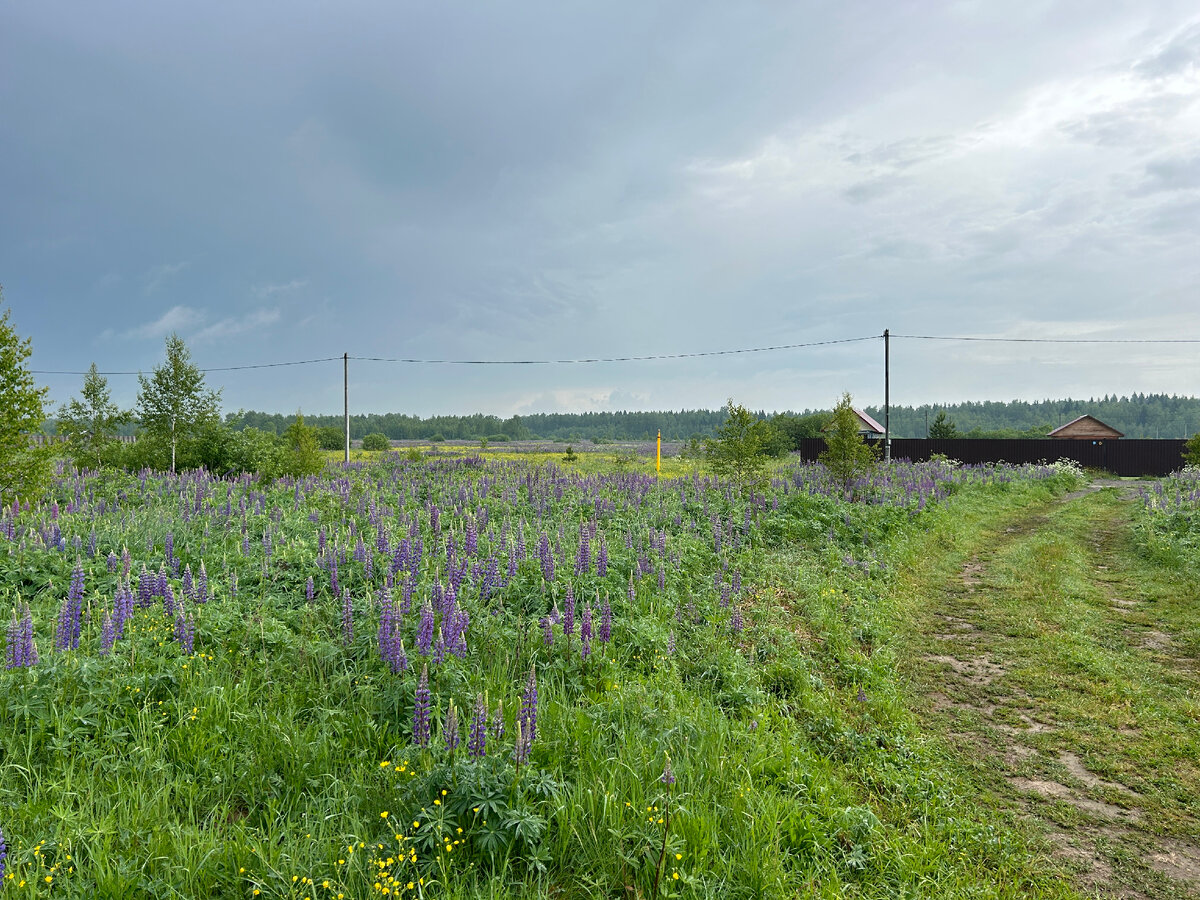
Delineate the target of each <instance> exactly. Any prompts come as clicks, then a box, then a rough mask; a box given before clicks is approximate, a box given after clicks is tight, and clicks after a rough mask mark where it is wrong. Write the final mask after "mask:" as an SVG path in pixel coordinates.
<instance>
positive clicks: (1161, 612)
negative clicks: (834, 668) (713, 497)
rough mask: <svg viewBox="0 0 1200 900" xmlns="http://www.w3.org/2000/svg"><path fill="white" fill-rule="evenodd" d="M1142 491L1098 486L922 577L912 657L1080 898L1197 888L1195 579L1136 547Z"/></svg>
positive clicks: (921, 694)
mask: <svg viewBox="0 0 1200 900" xmlns="http://www.w3.org/2000/svg"><path fill="white" fill-rule="evenodd" d="M1135 491H1136V487H1135V486H1131V485H1129V484H1128V483H1122V482H1115V483H1114V482H1099V483H1093V484H1092V485H1090V486H1089V488H1088V489H1086V490H1083V491H1079V492H1076V493H1075V494H1072V495H1069V496H1068V497H1065V498H1061V499H1060V500H1058V501H1056V502H1054V503H1051V504H1047V505H1045V506H1043V507H1041V508H1038V509H1033V510H1027V511H1025V512H1023V513H1022V514H1020V515H1019V516H1016V517H1014V518H1012V519H1010V520H1009V521H1006V522H1004V523H1002V524H1001V525H999V526H998V527H996V528H995V529H994V530H993V531H991V532H989V533H987V534H986V535H985V536H984V538H983V539H982V540H981V541H979V542H977V543H976V544H975V545H974V546H970V547H968V548H966V552H965V557H964V556H961V555H960V556H959V557H957V558H956V559H955V568H954V571H950V569H949V567H948V566H946V565H943V566H942V570H941V571H940V572H928V573H926V577H925V578H924V579H923V580H922V581H920V582H919V583H920V584H923V585H924V586H923V587H921V588H919V591H920V593H921V594H922V596H919V597H918V598H917V599H916V600H915V601H913V602H914V612H913V621H912V623H911V631H910V633H909V634H908V635H907V636H906V637H905V640H904V642H903V644H904V658H905V662H904V668H905V674H906V676H907V677H908V678H909V679H910V682H911V684H912V686H913V690H914V693H915V695H916V696H917V697H918V698H921V699H920V701H919V704H920V706H921V709H920V713H919V714H920V716H921V718H922V721H923V724H924V725H925V727H926V728H927V729H928V730H929V732H930V733H932V734H934V735H936V736H937V739H940V740H943V741H944V742H945V744H946V746H947V752H949V753H951V754H953V755H954V756H955V757H956V758H958V759H959V760H960V761H961V763H962V765H963V767H964V768H965V769H966V770H967V772H968V776H967V777H968V778H969V779H970V780H971V782H972V783H973V784H974V785H975V786H976V787H977V788H978V790H980V791H981V792H982V793H983V794H984V795H985V799H986V800H987V802H989V803H992V804H994V805H995V806H997V807H998V808H1000V809H1001V810H1003V811H1005V812H1007V813H1009V814H1011V815H1015V816H1016V817H1017V818H1018V819H1019V820H1021V821H1022V822H1023V824H1024V825H1026V826H1028V829H1029V830H1030V831H1031V833H1033V834H1034V835H1037V836H1039V842H1040V843H1041V846H1042V849H1043V851H1044V852H1045V853H1046V854H1047V858H1048V861H1049V864H1058V865H1060V866H1062V867H1063V869H1064V871H1065V872H1066V873H1067V877H1070V878H1072V879H1073V880H1074V882H1075V884H1076V886H1077V887H1078V888H1079V889H1080V891H1081V892H1082V893H1083V894H1085V895H1094V896H1103V897H1130V898H1142V897H1146V898H1167V897H1170V898H1173V900H1177V898H1180V897H1200V652H1198V651H1200V648H1198V647H1197V640H1198V637H1197V636H1198V634H1200V630H1198V628H1197V621H1198V620H1200V588H1198V586H1197V585H1195V584H1192V583H1186V582H1185V581H1183V580H1182V579H1181V578H1180V577H1179V576H1178V574H1177V573H1175V572H1173V571H1171V570H1169V569H1168V568H1166V567H1164V566H1161V565H1156V564H1155V563H1154V562H1152V561H1151V560H1149V559H1147V558H1146V557H1145V556H1144V555H1143V554H1141V553H1139V550H1138V545H1137V541H1136V535H1135V532H1134V528H1135V524H1134V523H1135V521H1136V512H1137V503H1138V501H1137V500H1136V498H1135V497H1134V496H1133V493H1134V492H1135ZM931 576H932V577H931ZM931 584H932V585H934V587H930V585H931Z"/></svg>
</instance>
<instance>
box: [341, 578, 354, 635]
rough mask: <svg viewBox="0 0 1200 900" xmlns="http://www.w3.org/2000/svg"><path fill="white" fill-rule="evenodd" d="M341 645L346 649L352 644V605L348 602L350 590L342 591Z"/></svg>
mask: <svg viewBox="0 0 1200 900" xmlns="http://www.w3.org/2000/svg"><path fill="white" fill-rule="evenodd" d="M342 643H344V644H345V645H346V646H347V647H349V646H350V645H351V644H353V643H354V603H353V602H352V601H351V600H350V588H346V589H345V590H343V591H342Z"/></svg>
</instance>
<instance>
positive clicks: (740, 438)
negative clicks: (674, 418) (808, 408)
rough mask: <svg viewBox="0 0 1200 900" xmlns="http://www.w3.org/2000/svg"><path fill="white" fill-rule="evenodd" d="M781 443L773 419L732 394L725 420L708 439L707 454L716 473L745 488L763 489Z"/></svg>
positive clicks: (749, 489)
mask: <svg viewBox="0 0 1200 900" xmlns="http://www.w3.org/2000/svg"><path fill="white" fill-rule="evenodd" d="M777 446H778V443H777V441H776V432H775V429H774V428H772V427H771V423H770V422H767V421H764V420H763V419H760V418H758V417H757V416H755V415H754V414H753V413H751V412H750V411H749V410H748V409H746V407H744V406H739V405H738V404H736V403H734V402H733V398H732V397H731V398H730V399H729V402H728V403H726V405H725V423H724V424H723V425H721V426H720V427H719V428H718V429H717V436H716V437H715V438H709V439H708V440H706V441H705V442H704V455H705V458H706V459H707V460H708V465H709V467H710V468H711V469H712V470H713V472H715V473H716V474H718V475H722V476H725V477H727V478H730V479H732V480H733V482H734V483H735V484H737V485H738V487H739V488H741V489H742V490H747V491H759V490H762V489H763V488H764V487H765V486H766V483H767V461H768V458H769V457H770V455H771V454H772V453H773V452H774V449H775V448H776V447H777Z"/></svg>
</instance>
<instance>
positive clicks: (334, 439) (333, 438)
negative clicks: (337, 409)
mask: <svg viewBox="0 0 1200 900" xmlns="http://www.w3.org/2000/svg"><path fill="white" fill-rule="evenodd" d="M317 445H318V446H319V447H320V448H321V449H322V450H344V449H345V447H346V432H345V431H344V430H342V429H341V428H338V427H337V426H336V425H325V426H323V427H321V428H318V429H317Z"/></svg>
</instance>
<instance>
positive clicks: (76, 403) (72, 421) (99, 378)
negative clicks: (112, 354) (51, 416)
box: [56, 363, 133, 468]
mask: <svg viewBox="0 0 1200 900" xmlns="http://www.w3.org/2000/svg"><path fill="white" fill-rule="evenodd" d="M132 419H133V413H132V412H130V411H127V410H122V409H120V408H119V407H118V406H117V405H116V404H115V403H113V402H112V396H111V393H110V391H109V389H108V379H107V378H105V377H104V376H103V375H101V374H100V373H99V372H98V371H97V370H96V364H95V363H92V364H91V366H90V367H89V368H88V372H87V375H85V376H84V378H83V388H82V390H81V391H80V396H79V398H78V399H73V400H70V401H69V402H67V403H64V404H63V405H62V407H60V408H59V411H58V415H57V417H56V428H57V431H58V433H59V434H60V435H62V436H63V437H64V438H66V440H67V442H68V445H69V447H70V451H71V454H72V456H74V458H75V464H76V465H92V466H95V467H97V468H98V467H99V466H100V465H101V464H103V462H104V461H105V456H106V454H107V451H108V450H109V448H110V447H111V445H112V443H113V441H114V440H116V435H117V429H118V428H120V426H122V425H125V424H127V423H129V422H130V421H132ZM107 455H110V456H111V454H107Z"/></svg>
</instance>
